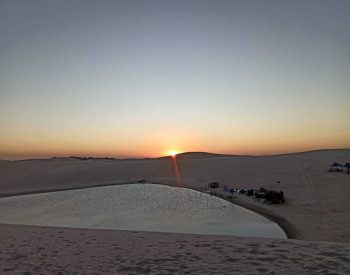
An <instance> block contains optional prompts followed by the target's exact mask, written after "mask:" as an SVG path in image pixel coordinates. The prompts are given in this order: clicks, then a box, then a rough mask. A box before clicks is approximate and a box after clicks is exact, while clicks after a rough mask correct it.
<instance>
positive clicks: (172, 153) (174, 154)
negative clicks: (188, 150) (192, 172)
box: [168, 150, 178, 157]
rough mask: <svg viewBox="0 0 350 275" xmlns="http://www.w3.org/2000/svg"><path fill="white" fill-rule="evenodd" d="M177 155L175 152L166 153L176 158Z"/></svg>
mask: <svg viewBox="0 0 350 275" xmlns="http://www.w3.org/2000/svg"><path fill="white" fill-rule="evenodd" d="M177 154H178V152H177V151H175V150H171V151H168V155H169V156H172V157H176V155H177Z"/></svg>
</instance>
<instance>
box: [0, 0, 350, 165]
mask: <svg viewBox="0 0 350 275" xmlns="http://www.w3.org/2000/svg"><path fill="white" fill-rule="evenodd" d="M349 14H350V1H348V0H344V1H341V0H333V1H328V0H327V1H324V0H315V1H310V0H303V1H298V0H292V1H286V0H282V1H281V0H276V1H268V0H267V1H260V0H257V1H253V0H242V1H238V0H237V1H236V0H230V1H225V0H217V1H214V0H212V1H208V0H201V1H197V0H196V1H194V0H186V1H181V0H180V1H168V0H158V1H154V0H147V1H145V0H139V1H134V0H127V1H124V0H121V1H118V0H115V1H108V0H101V1H89V0H82V1H78V0H69V1H66V0H61V1H53V0H45V1H44V0H42V1H39V0H36V1H33V0H27V1H24V0H22V1H18V0H0V158H2V159H21V158H34V157H51V156H69V155H79V156H97V157H102V156H108V157H120V158H125V157H158V156H162V155H167V154H169V152H170V151H177V152H185V151H206V152H213V153H225V154H253V155H262V154H277V153H287V152H296V151H305V150H313V149H323V148H350V16H349Z"/></svg>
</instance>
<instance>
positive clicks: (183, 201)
mask: <svg viewBox="0 0 350 275" xmlns="http://www.w3.org/2000/svg"><path fill="white" fill-rule="evenodd" d="M0 209H1V212H0V223H10V224H28V225H44V226H59V227H76V228H98V229H119V230H144V231H157V232H174V233H195V234H215V235H230V236H231V235H232V236H254V237H272V238H286V235H285V233H284V232H283V231H282V230H281V228H280V227H279V226H278V225H277V224H275V223H273V222H271V221H269V220H268V219H266V218H264V217H262V216H260V215H257V214H255V213H254V212H251V211H249V210H246V209H244V208H242V207H239V206H237V205H234V204H232V203H229V202H227V201H225V200H223V199H220V198H217V197H214V196H210V195H208V194H204V193H200V192H198V191H194V190H190V189H185V188H178V187H169V186H164V185H156V184H130V185H118V186H107V187H96V188H88V189H79V190H70V191H59V192H52V193H43V194H32V195H24V196H16V197H9V198H2V199H0Z"/></svg>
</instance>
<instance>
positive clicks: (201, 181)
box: [0, 149, 350, 242]
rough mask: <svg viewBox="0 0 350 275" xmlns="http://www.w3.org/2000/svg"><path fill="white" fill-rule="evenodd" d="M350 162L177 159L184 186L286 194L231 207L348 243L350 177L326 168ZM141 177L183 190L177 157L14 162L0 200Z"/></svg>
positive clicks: (316, 155) (316, 154) (7, 167)
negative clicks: (279, 200)
mask: <svg viewBox="0 0 350 275" xmlns="http://www.w3.org/2000/svg"><path fill="white" fill-rule="evenodd" d="M191 155H192V156H193V158H191ZM349 160H350V150H348V149H347V150H321V151H312V152H305V153H296V154H286V155H276V156H262V157H249V156H243V157H239V156H218V155H212V154H203V153H201V154H196V153H192V154H185V155H180V156H178V157H177V165H178V169H179V173H180V179H181V182H180V186H190V187H194V188H197V189H198V188H199V189H203V188H204V187H205V186H206V184H207V183H208V182H210V181H220V182H223V183H227V184H229V185H231V186H235V187H242V188H255V189H257V188H259V187H261V186H264V187H267V188H273V189H277V190H280V189H282V190H283V191H284V192H285V196H286V200H287V201H286V203H285V204H283V205H266V204H262V203H260V202H258V201H256V200H255V199H254V198H247V197H245V196H239V197H238V198H237V199H233V201H234V202H235V203H237V204H240V205H243V206H246V207H248V208H251V209H253V210H255V211H257V212H260V213H263V214H265V215H267V216H270V217H271V218H272V219H274V218H275V221H277V222H279V223H282V224H281V225H282V227H283V228H285V229H286V227H289V228H288V230H289V231H290V232H288V230H287V233H289V236H290V237H293V238H297V239H303V240H323V241H340V242H347V241H350V200H349V197H350V175H348V174H346V173H337V172H334V173H330V172H327V167H328V165H329V164H330V163H332V162H334V161H337V162H340V163H342V162H343V163H344V162H348V161H349ZM141 177H142V178H146V179H147V180H148V181H150V182H155V183H164V184H172V185H178V183H177V182H176V176H175V173H174V169H173V161H172V159H171V158H161V159H150V160H76V159H69V158H57V159H51V160H27V161H8V162H2V163H1V164H0V196H5V195H11V194H16V193H26V192H29V193H31V192H38V191H46V190H56V189H66V188H78V187H86V186H95V185H103V184H113V183H122V182H134V181H135V180H136V179H138V178H141ZM277 181H280V183H277Z"/></svg>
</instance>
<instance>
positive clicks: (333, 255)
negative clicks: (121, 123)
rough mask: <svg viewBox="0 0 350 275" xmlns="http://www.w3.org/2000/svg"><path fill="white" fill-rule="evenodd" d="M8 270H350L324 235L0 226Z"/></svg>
mask: <svg viewBox="0 0 350 275" xmlns="http://www.w3.org/2000/svg"><path fill="white" fill-rule="evenodd" d="M0 231H1V233H2V237H1V239H0V245H1V248H2V249H1V252H0V253H1V254H0V255H1V257H0V267H1V270H0V273H5V274H21V272H27V273H25V274H30V273H28V272H31V273H32V274H40V273H41V274H42V273H44V274H174V273H178V274H297V273H299V274H349V270H350V246H349V245H348V244H340V243H329V242H307V241H298V240H280V239H262V238H240V237H225V236H212V235H211V236H210V235H190V234H172V233H150V232H137V231H109V230H91V229H89V230H82V229H66V228H54V227H35V226H13V225H0Z"/></svg>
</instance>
